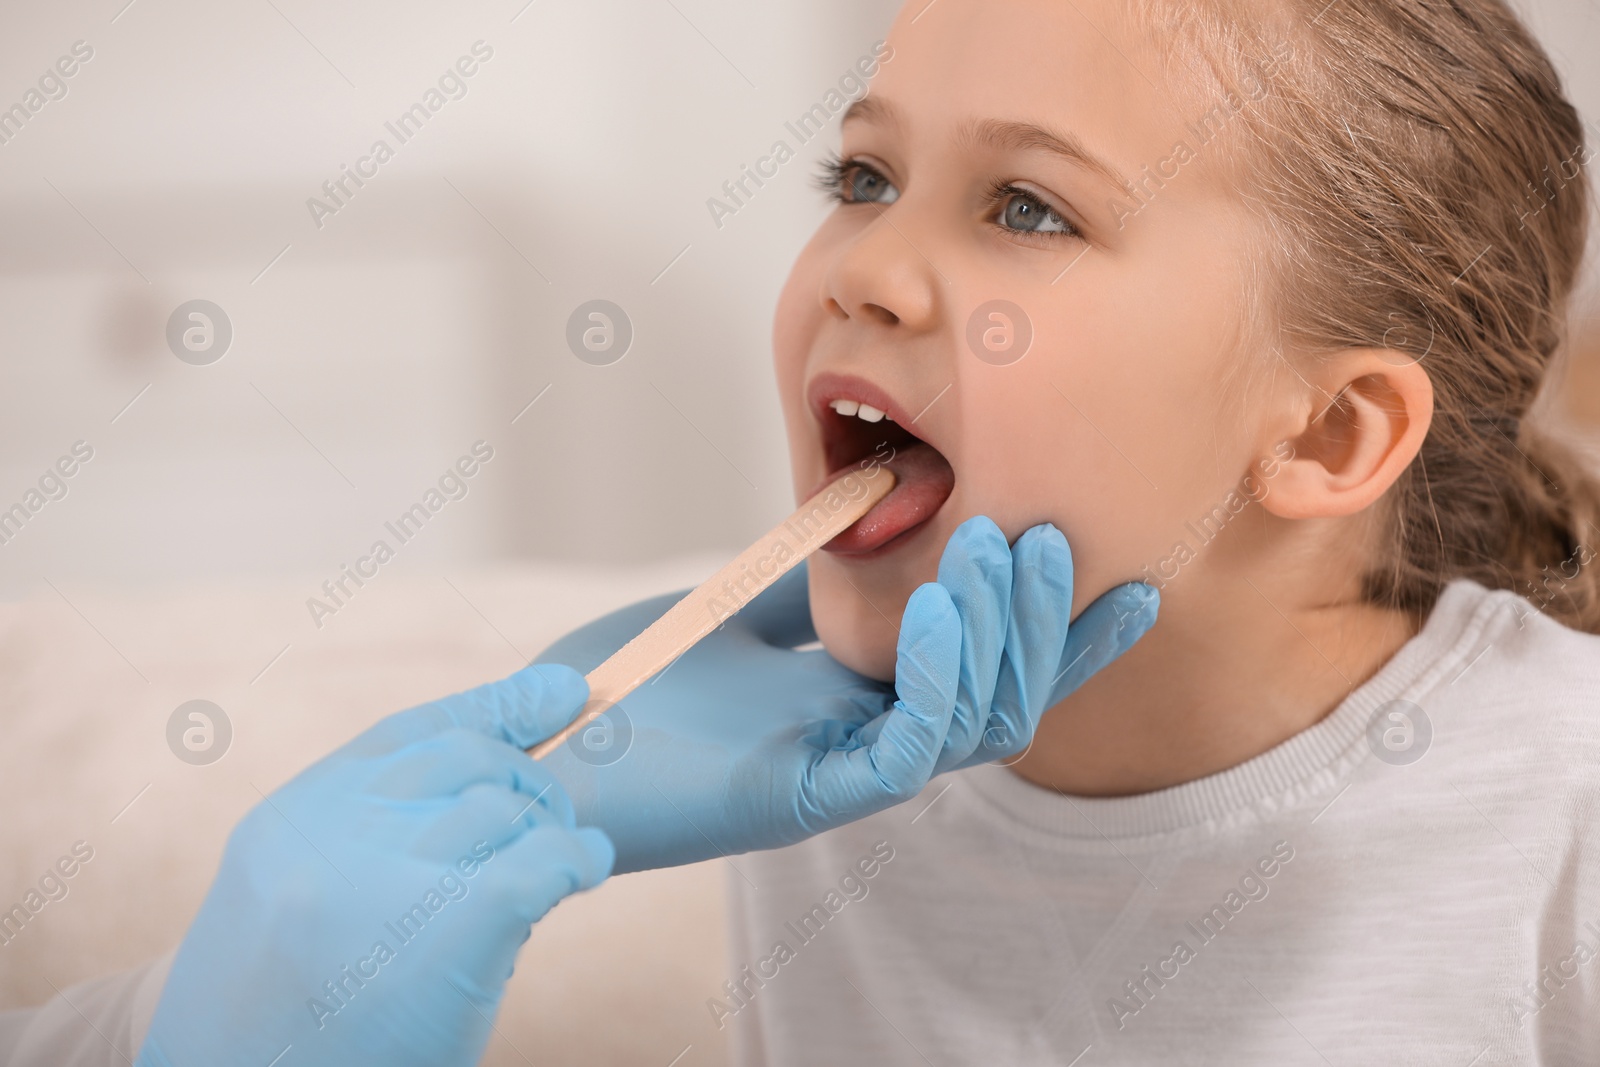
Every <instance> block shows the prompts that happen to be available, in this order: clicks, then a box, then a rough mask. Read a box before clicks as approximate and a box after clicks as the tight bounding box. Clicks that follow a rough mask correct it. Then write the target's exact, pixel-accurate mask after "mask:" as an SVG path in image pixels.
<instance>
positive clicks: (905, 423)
mask: <svg viewBox="0 0 1600 1067" xmlns="http://www.w3.org/2000/svg"><path fill="white" fill-rule="evenodd" d="M806 399H807V402H808V403H809V404H810V406H811V415H812V417H813V418H815V419H816V420H817V422H818V424H819V425H820V424H821V422H822V420H823V419H825V418H827V417H828V416H829V415H830V414H831V413H832V409H830V408H829V406H828V405H829V404H831V403H832V402H833V401H835V400H841V399H842V400H859V401H860V402H861V403H863V404H870V405H871V406H872V407H875V408H877V409H878V410H880V411H882V412H884V413H885V414H887V415H888V416H889V418H891V419H893V420H894V421H895V422H896V423H897V424H898V425H899V426H900V427H901V428H902V429H904V430H905V431H906V432H907V433H909V434H911V435H912V436H913V437H916V438H918V439H919V440H923V441H927V442H928V444H933V442H932V441H930V440H928V438H927V437H926V436H925V435H924V434H923V433H922V432H921V428H920V427H913V426H912V422H913V420H915V419H917V418H919V417H920V413H912V412H911V411H908V410H907V409H906V408H905V406H904V405H902V404H901V403H900V402H899V401H898V400H896V399H895V398H894V397H892V396H890V395H889V393H888V391H887V390H885V389H884V388H883V387H882V386H880V385H877V384H876V383H873V382H869V381H867V379H865V378H862V377H860V376H859V375H855V374H836V373H834V372H833V371H825V372H823V373H822V374H819V375H817V376H816V377H815V378H813V379H811V384H810V385H809V386H807V388H806ZM934 447H936V448H937V447H938V446H937V445H935V446H934Z"/></svg>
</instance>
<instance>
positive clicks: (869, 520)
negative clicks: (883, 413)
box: [822, 442, 956, 556]
mask: <svg viewBox="0 0 1600 1067" xmlns="http://www.w3.org/2000/svg"><path fill="white" fill-rule="evenodd" d="M885 466H887V467H888V468H889V469H890V470H892V471H894V476H895V486H894V488H893V489H891V490H889V495H888V496H886V497H884V498H883V499H882V500H880V501H879V502H878V505H877V506H876V507H874V508H873V509H872V510H871V511H869V512H867V513H866V514H865V515H863V516H862V517H861V519H860V520H859V521H857V522H856V523H855V524H854V525H853V526H851V527H850V528H849V529H847V530H845V531H844V533H842V534H840V535H839V536H838V537H835V538H834V539H833V540H832V541H829V542H828V543H827V544H826V545H823V546H822V547H823V550H824V551H826V552H833V553H837V554H838V555H841V556H857V555H862V554H864V553H867V552H871V551H872V550H873V549H876V548H880V547H882V546H883V545H885V544H888V543H889V542H890V541H892V540H893V539H894V538H896V537H899V536H900V535H901V534H903V533H905V532H906V531H907V530H909V529H911V528H912V527H913V526H917V525H920V524H921V523H923V522H926V521H927V520H928V519H931V518H933V515H934V512H936V511H938V510H939V508H940V507H941V506H942V505H943V504H944V502H945V500H946V499H947V498H948V497H949V496H950V493H951V491H952V490H954V489H955V487H956V472H955V471H953V470H951V469H950V463H949V461H948V460H946V459H945V458H944V456H943V455H942V454H941V453H940V452H939V450H938V449H936V448H934V447H933V446H932V445H928V444H923V443H921V442H918V443H917V444H914V445H912V446H911V447H910V448H904V449H901V450H899V451H898V452H897V453H896V454H895V457H894V458H893V459H891V460H889V462H888V463H886V464H885Z"/></svg>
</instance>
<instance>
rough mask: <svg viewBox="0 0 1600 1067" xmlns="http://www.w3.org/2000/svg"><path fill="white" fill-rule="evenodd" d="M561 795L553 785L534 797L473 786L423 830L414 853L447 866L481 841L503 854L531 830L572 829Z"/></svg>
mask: <svg viewBox="0 0 1600 1067" xmlns="http://www.w3.org/2000/svg"><path fill="white" fill-rule="evenodd" d="M560 794H561V791H560V789H559V788H558V787H556V786H554V785H551V786H550V787H548V788H546V789H545V791H544V792H543V793H541V794H540V795H539V796H536V797H530V796H528V795H526V794H524V793H514V792H512V791H511V790H509V789H505V788H502V787H501V786H498V785H489V784H486V783H479V784H477V785H469V786H467V788H465V789H463V790H462V791H461V793H460V794H459V795H458V796H456V797H453V798H451V802H450V803H449V805H448V806H447V807H446V808H445V809H444V810H443V811H442V812H441V813H440V814H438V815H437V816H435V817H434V818H433V819H432V821H430V822H428V823H427V824H426V825H425V826H424V827H423V828H422V830H421V832H420V833H419V834H418V835H417V838H416V841H415V842H414V843H413V844H412V851H413V852H414V853H415V854H416V855H418V856H420V857H422V858H424V859H428V860H433V861H437V862H441V863H449V862H452V861H454V860H456V859H458V858H459V857H460V856H461V855H462V854H463V853H465V852H466V851H467V849H469V848H471V846H472V845H473V844H474V843H475V842H478V841H487V842H488V843H489V844H490V845H492V846H493V847H495V848H501V847H502V846H505V845H508V844H510V843H511V842H512V841H515V840H516V839H517V838H519V837H521V836H522V835H523V834H525V833H528V832H530V831H532V830H537V829H540V828H542V827H546V826H553V827H557V828H560V827H563V826H568V825H570V822H569V821H567V820H566V818H564V815H563V809H562V805H561V803H560ZM567 810H568V811H570V809H567Z"/></svg>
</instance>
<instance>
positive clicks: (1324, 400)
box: [726, 0, 1600, 1067]
mask: <svg viewBox="0 0 1600 1067" xmlns="http://www.w3.org/2000/svg"><path fill="white" fill-rule="evenodd" d="M889 43H890V45H891V46H892V50H890V51H888V52H887V54H886V59H885V62H884V64H883V67H882V71H881V73H880V74H879V75H878V77H877V79H876V80H875V82H874V84H873V88H872V91H871V93H870V95H869V96H867V97H866V98H865V99H864V100H862V101H860V102H858V103H857V104H856V105H855V106H854V107H853V108H852V109H851V111H850V113H849V114H848V116H847V117H846V119H845V122H844V135H843V148H842V151H841V155H840V158H839V159H838V160H837V161H835V162H834V163H833V164H832V165H831V166H830V169H829V171H828V174H827V176H826V184H827V186H828V188H829V190H830V192H831V193H832V194H833V195H834V196H835V197H836V198H837V200H838V201H839V204H838V207H837V208H836V210H834V211H833V212H832V214H831V215H830V217H829V218H828V220H827V221H826V222H825V223H824V224H823V226H822V227H821V229H820V230H819V231H818V233H817V234H816V236H815V237H814V238H813V240H812V241H811V243H810V244H809V245H808V247H807V248H806V249H805V251H804V252H803V253H802V254H801V256H800V258H799V260H798V262H797V263H796V265H795V268H794V272H793V275H792V276H791V279H790V282H789V284H788V286H787V287H786V289H785V291H784V294H783V297H782V299H781V303H780V307H779V311H778V315H777V328H776V357H777V369H778V378H779V386H780V390H781V392H782V395H783V399H784V405H785V414H786V420H787V426H788V431H789V438H790V445H791V452H792V456H793V464H794V469H795V481H796V487H797V489H798V490H799V491H801V492H802V493H803V492H804V491H805V490H808V489H809V488H811V487H812V486H813V485H815V484H817V483H818V482H819V481H820V480H821V479H822V478H823V477H825V476H826V475H827V474H829V473H830V472H832V471H834V470H837V469H839V468H840V467H841V466H843V465H844V464H846V463H849V462H852V461H854V460H856V459H859V458H860V457H862V456H865V455H868V454H870V453H871V451H872V450H873V449H875V448H878V447H880V446H881V445H882V444H884V443H886V442H887V443H888V444H890V445H892V446H893V447H895V449H896V450H897V453H898V454H899V455H900V457H901V461H900V465H899V466H898V467H897V474H899V475H900V479H901V483H902V484H901V486H900V488H898V489H897V490H896V493H897V494H899V496H898V498H897V499H896V498H891V499H892V500H894V506H893V507H889V505H888V504H887V503H886V505H884V510H881V511H880V512H879V513H877V514H878V515H879V516H880V521H879V522H878V523H877V524H876V525H874V526H872V527H871V528H869V529H858V530H856V531H853V532H852V533H851V534H850V535H847V536H846V537H845V538H842V539H841V540H840V541H839V542H836V543H835V544H834V545H833V546H832V548H833V549H834V551H832V552H830V553H829V554H827V555H825V556H824V557H819V558H817V559H814V560H813V561H812V564H811V568H810V581H811V602H812V611H813V615H814V617H815V621H816V624H817V630H818V632H819V634H820V635H821V636H822V638H823V640H824V643H825V644H826V646H827V648H828V650H829V651H830V652H831V653H832V654H833V655H834V656H835V657H836V658H838V659H839V660H841V661H843V662H844V663H845V664H847V665H848V666H851V667H853V668H855V669H856V670H859V671H862V672H863V673H867V674H871V675H874V676H876V677H880V678H886V677H888V676H889V675H890V673H891V671H892V667H893V663H894V649H895V636H896V624H895V622H894V620H895V619H896V618H897V617H898V612H899V610H900V608H901V607H902V606H903V605H904V603H905V601H906V598H907V597H908V596H909V594H910V593H911V591H912V590H913V589H915V588H916V587H917V585H918V584H919V583H921V582H923V581H927V580H929V579H931V578H932V576H933V574H934V571H935V568H936V566H937V563H938V558H939V553H940V550H941V549H942V548H943V546H944V544H945V543H946V541H947V540H948V539H949V536H950V534H951V532H952V531H953V530H954V529H955V528H956V527H957V526H958V525H959V524H960V523H961V522H962V521H963V520H965V519H968V518H969V517H971V516H974V515H987V516H990V517H991V518H993V519H994V520H995V521H996V522H997V523H998V524H999V525H1000V527H1001V529H1002V530H1003V531H1004V532H1005V533H1006V534H1007V535H1008V536H1009V537H1016V536H1017V535H1018V534H1020V533H1021V532H1022V531H1023V530H1025V529H1027V528H1029V527H1030V526H1033V525H1035V524H1037V523H1043V522H1051V523H1054V524H1055V525H1056V526H1058V527H1060V528H1061V529H1062V530H1063V531H1064V532H1065V533H1066V535H1067V538H1068V540H1069V541H1070V542H1071V545H1072V548H1073V551H1074V557H1075V560H1076V564H1077V583H1076V589H1077V595H1076V596H1075V597H1074V601H1075V602H1074V604H1073V605H1072V610H1073V611H1074V612H1076V611H1077V610H1079V609H1081V607H1082V606H1083V604H1084V603H1086V602H1088V601H1089V600H1092V599H1093V598H1094V597H1095V596H1097V595H1098V594H1099V593H1101V592H1103V591H1104V590H1106V589H1108V588H1110V587H1112V586H1113V585H1115V584H1117V583H1119V582H1122V581H1126V580H1130V579H1141V578H1142V579H1143V580H1144V581H1146V582H1148V583H1150V584H1152V585H1155V586H1157V587H1158V588H1159V589H1160V592H1161V598H1162V604H1161V614H1160V620H1159V622H1158V623H1157V625H1156V627H1155V628H1154V630H1152V631H1151V633H1150V634H1149V635H1148V636H1147V637H1145V638H1144V639H1143V640H1142V641H1141V642H1140V643H1139V644H1138V645H1137V646H1135V647H1134V649H1133V650H1132V651H1131V652H1129V653H1128V654H1127V655H1126V656H1124V657H1123V658H1122V659H1121V660H1119V661H1118V662H1117V663H1115V664H1113V665H1112V666H1111V667H1109V668H1107V669H1106V670H1104V671H1102V672H1101V673H1100V674H1098V675H1096V676H1095V677H1094V678H1093V679H1092V680H1090V681H1089V682H1088V683H1087V684H1086V685H1084V686H1083V687H1082V688H1081V689H1079V690H1078V691H1077V692H1076V693H1074V694H1073V695H1072V696H1070V697H1069V698H1068V699H1066V700H1065V701H1063V702H1062V703H1061V704H1059V705H1057V706H1056V707H1055V708H1054V709H1053V710H1051V711H1050V712H1049V714H1048V715H1047V716H1046V717H1045V718H1044V720H1043V722H1042V724H1041V726H1040V727H1039V730H1038V734H1037V737H1036V739H1035V741H1034V743H1033V745H1032V747H1031V748H1030V750H1029V751H1028V752H1027V753H1026V754H1025V755H1024V756H1023V757H1022V758H1021V759H1020V760H1017V761H1014V763H1013V765H1011V766H994V765H991V766H986V767H980V768H977V769H974V770H971V771H967V772H963V773H960V774H956V775H951V776H947V777H945V778H943V779H940V780H937V781H935V782H934V783H933V784H932V785H931V786H930V787H929V789H928V790H927V791H926V792H925V793H924V794H923V796H922V797H921V798H920V799H919V800H917V801H914V802H913V803H911V804H909V805H906V806H904V807H900V808H896V809H892V810H890V811H888V812H885V813H883V814H880V815H877V816H873V817H871V818H869V819H867V820H865V821H863V822H861V823H857V824H855V825H852V826H848V827H845V828H842V829H839V830H835V831H832V832H830V833H828V834H825V835H822V836H820V837H817V838H815V839H813V840H811V841H809V842H806V843H804V844H800V845H796V846H793V847H791V848H788V849H784V850H780V851H776V852H767V853H760V854H757V855H756V856H754V857H752V858H751V859H750V860H748V861H742V863H741V868H742V871H743V875H744V877H741V878H735V879H733V880H732V881H731V886H732V890H731V891H732V893H733V896H734V903H735V909H734V911H735V917H734V931H735V936H734V945H733V961H732V971H733V973H744V971H743V969H744V968H745V967H746V966H751V965H755V964H757V963H758V962H759V961H761V960H762V959H764V958H766V957H767V956H768V955H769V953H770V951H771V946H773V945H774V943H776V942H779V941H783V942H785V943H787V944H788V945H789V946H790V947H791V948H792V950H793V952H792V957H793V958H792V959H786V962H785V963H784V966H783V967H782V969H781V971H779V972H778V973H777V975H776V976H773V977H770V979H768V980H765V981H762V982H746V983H744V984H743V985H742V986H741V988H740V989H739V990H738V996H737V997H736V998H734V999H733V1001H731V1002H730V1003H729V1004H728V1005H727V1008H728V1012H727V1014H728V1015H729V1016H731V1018H727V1019H726V1021H727V1024H728V1025H729V1026H731V1027H733V1029H734V1032H735V1035H736V1038H735V1041H736V1047H737V1049H738V1052H739V1058H740V1059H741V1060H742V1062H745V1063H771V1064H799V1063H815V1064H836V1063H874V1064H907V1065H911V1064H945V1063H951V1064H955V1063H1003V1064H1055V1065H1071V1064H1081V1065H1083V1067H1090V1065H1101V1064H1157V1063H1176V1062H1184V1063H1205V1064H1291V1063H1306V1064H1311V1063H1329V1064H1331V1063H1350V1064H1369V1063H1406V1064H1439V1065H1449V1067H1489V1065H1492V1064H1512V1063H1517V1064H1524V1063H1561V1064H1568V1063H1571V1064H1580V1063H1582V1064H1592V1063H1597V1062H1600V839H1596V842H1591V838H1592V837H1594V835H1595V818H1596V814H1597V813H1596V800H1597V796H1600V790H1597V785H1600V718H1597V715H1600V641H1596V639H1595V638H1594V637H1592V636H1590V633H1592V632H1593V631H1595V630H1597V629H1600V582H1597V579H1596V571H1595V569H1594V568H1592V567H1591V565H1590V564H1591V561H1592V559H1593V558H1594V554H1595V551H1596V545H1597V543H1600V528H1597V526H1596V522H1597V521H1600V519H1597V504H1600V491H1597V489H1596V487H1595V484H1594V483H1593V482H1592V481H1591V480H1590V478H1589V477H1588V476H1587V475H1586V474H1585V473H1584V471H1583V469H1582V467H1581V466H1580V465H1579V464H1578V463H1577V462H1576V460H1575V459H1574V458H1573V457H1572V456H1571V455H1569V454H1568V452H1566V451H1565V450H1563V449H1562V448H1560V447H1558V446H1557V445H1556V444H1555V443H1554V442H1553V441H1551V440H1550V439H1548V438H1546V437H1545V436H1543V435H1542V433H1541V432H1540V431H1539V430H1538V428H1537V427H1536V425H1535V424H1534V419H1533V417H1532V415H1531V412H1532V410H1533V405H1534V400H1535V398H1536V395H1537V394H1539V392H1540V390H1541V387H1542V386H1543V385H1544V384H1545V382H1546V381H1547V379H1548V378H1549V377H1550V376H1551V367H1552V365H1553V363H1554V361H1555V359H1556V356H1557V353H1558V351H1559V350H1560V348H1561V345H1562V341H1563V329H1564V317H1565V311H1566V304H1567V300H1568V296H1569V293H1570V291H1571V289H1572V287H1573V283H1574V277H1575V275H1576V273H1577V271H1578V268H1579V265H1580V260H1581V256H1582V250H1583V248H1584V236H1585V234H1584V231H1585V220H1586V210H1587V205H1588V201H1587V194H1586V183H1587V174H1586V172H1585V168H1586V166H1587V165H1588V163H1589V162H1590V161H1591V159H1592V158H1593V154H1592V153H1591V152H1590V151H1589V150H1588V149H1586V148H1585V146H1584V137H1583V129H1582V125H1581V123H1580V121H1579V119H1578V117H1577V115H1576V114H1575V112H1574V110H1573V108H1572V107H1571V105H1570V104H1568V102H1567V101H1566V100H1565V99H1564V97H1563V96H1562V92H1561V87H1560V85H1559V82H1558V79H1557V76H1556V75H1555V73H1554V71H1553V70H1552V68H1551V65H1550V63H1549V61H1548V59H1547V58H1546V57H1545V55H1544V53H1543V52H1542V51H1541V50H1540V48H1539V47H1538V46H1537V45H1536V44H1535V43H1534V42H1533V40H1532V39H1531V38H1530V36H1529V34H1528V32H1527V31H1526V29H1525V28H1524V27H1523V26H1522V25H1521V24H1520V23H1519V22H1518V20H1517V19H1516V18H1515V16H1513V14H1512V13H1511V12H1510V11H1509V10H1508V9H1507V8H1506V6H1505V5H1504V4H1503V3H1502V2H1501V0H1452V2H1451V3H1448V4H1443V3H1430V2H1425V0H1331V2H1329V0H1074V2H1072V3H1062V2H1059V0H936V2H934V3H927V2H926V0H913V3H912V4H910V5H909V6H908V7H907V8H906V9H905V10H904V11H903V12H902V14H901V17H900V20H899V22H898V23H897V25H896V27H895V29H894V31H893V33H892V35H891V37H890V39H889ZM1063 610H1067V606H1066V605H1063ZM868 860H870V866H871V867H872V869H873V877H872V881H871V883H870V892H864V893H863V894H862V895H860V896H859V897H857V896H855V895H852V896H851V898H850V904H849V907H848V908H842V909H829V908H822V909H820V911H819V909H818V902H819V901H823V900H824V899H825V897H827V896H828V895H829V894H830V893H832V894H833V896H837V895H838V894H837V893H836V892H834V891H835V890H836V889H837V887H839V886H841V885H845V884H846V881H847V880H849V881H851V882H852V884H855V883H857V882H859V879H857V878H856V875H855V872H857V871H861V870H862V867H861V865H862V863H863V862H865V861H868ZM861 884H862V885H863V886H864V887H865V883H861ZM819 916H820V918H819ZM797 924H798V925H797ZM795 929H803V930H804V931H805V932H806V935H807V936H806V937H804V938H803V939H798V938H797V937H796V935H795V934H794V933H793V931H794V930H795ZM769 972H770V968H768V969H767V970H765V971H762V972H761V973H769ZM752 973H753V972H752Z"/></svg>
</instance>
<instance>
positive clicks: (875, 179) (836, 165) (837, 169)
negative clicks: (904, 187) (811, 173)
mask: <svg viewBox="0 0 1600 1067" xmlns="http://www.w3.org/2000/svg"><path fill="white" fill-rule="evenodd" d="M817 184H818V185H819V186H821V187H822V191H823V192H825V193H827V194H828V196H830V197H831V198H832V199H834V200H837V201H838V202H839V203H841V204H892V203H894V202H895V201H896V200H898V199H900V190H898V189H896V188H895V187H894V186H893V185H892V184H891V183H890V182H889V179H888V178H885V177H884V176H883V175H882V174H881V173H880V172H879V171H877V170H875V169H874V168H872V167H870V166H868V165H867V164H865V163H861V162H858V161H855V160H848V159H846V160H841V159H838V158H834V159H830V160H826V161H825V162H824V163H823V164H822V173H821V174H820V175H819V176H818V178H817Z"/></svg>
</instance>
